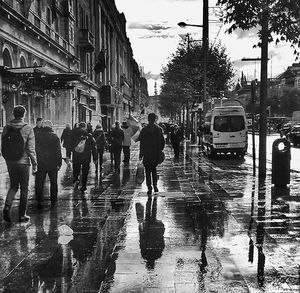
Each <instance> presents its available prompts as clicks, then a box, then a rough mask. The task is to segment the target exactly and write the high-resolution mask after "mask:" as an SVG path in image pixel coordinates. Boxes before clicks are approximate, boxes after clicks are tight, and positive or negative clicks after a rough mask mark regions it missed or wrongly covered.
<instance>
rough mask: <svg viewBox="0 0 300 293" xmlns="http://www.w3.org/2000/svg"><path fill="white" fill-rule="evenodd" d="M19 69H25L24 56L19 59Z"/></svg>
mask: <svg viewBox="0 0 300 293" xmlns="http://www.w3.org/2000/svg"><path fill="white" fill-rule="evenodd" d="M20 67H27V63H26V60H25V58H24V56H21V58H20Z"/></svg>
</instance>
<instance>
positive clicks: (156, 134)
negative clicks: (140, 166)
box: [140, 124, 165, 167]
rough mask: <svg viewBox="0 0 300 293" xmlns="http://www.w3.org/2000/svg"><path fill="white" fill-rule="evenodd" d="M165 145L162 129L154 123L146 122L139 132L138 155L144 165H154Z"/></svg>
mask: <svg viewBox="0 0 300 293" xmlns="http://www.w3.org/2000/svg"><path fill="white" fill-rule="evenodd" d="M164 147H165V139H164V136H163V131H162V129H161V128H160V127H159V126H158V125H156V124H152V125H151V124H148V125H147V126H146V127H144V128H143V129H142V130H141V133H140V156H142V157H143V163H144V166H146V167H147V166H149V167H156V166H157V165H158V162H159V155H160V152H161V151H162V150H163V149H164Z"/></svg>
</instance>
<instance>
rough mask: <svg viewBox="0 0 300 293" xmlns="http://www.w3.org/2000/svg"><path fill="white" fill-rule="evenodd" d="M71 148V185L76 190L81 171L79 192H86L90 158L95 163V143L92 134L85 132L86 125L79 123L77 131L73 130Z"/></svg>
mask: <svg viewBox="0 0 300 293" xmlns="http://www.w3.org/2000/svg"><path fill="white" fill-rule="evenodd" d="M72 146H73V148H72V149H73V160H72V162H73V183H74V189H77V188H78V185H79V175H80V171H81V188H80V191H82V192H85V191H86V185H87V176H88V174H89V170H90V163H91V156H93V161H94V163H95V165H96V164H98V162H97V150H96V142H95V139H94V138H93V136H92V134H90V133H88V132H87V129H86V123H85V122H80V123H79V126H78V128H77V129H74V132H73V137H72Z"/></svg>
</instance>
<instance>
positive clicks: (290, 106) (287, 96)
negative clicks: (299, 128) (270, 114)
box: [280, 87, 300, 117]
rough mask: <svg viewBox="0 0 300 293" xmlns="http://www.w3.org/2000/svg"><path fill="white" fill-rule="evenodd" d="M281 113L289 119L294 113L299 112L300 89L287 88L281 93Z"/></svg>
mask: <svg viewBox="0 0 300 293" xmlns="http://www.w3.org/2000/svg"><path fill="white" fill-rule="evenodd" d="M280 106H281V112H282V113H283V114H284V115H285V116H288V117H291V116H292V114H293V112H294V111H299V110H300V89H299V88H296V87H292V88H288V89H285V90H284V91H283V95H282V96H281V97H280Z"/></svg>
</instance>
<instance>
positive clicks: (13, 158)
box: [1, 105, 37, 222]
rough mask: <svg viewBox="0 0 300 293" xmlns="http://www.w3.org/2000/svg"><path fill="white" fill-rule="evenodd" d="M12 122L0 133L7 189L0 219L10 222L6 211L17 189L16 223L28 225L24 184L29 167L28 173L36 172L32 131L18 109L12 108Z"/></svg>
mask: <svg viewBox="0 0 300 293" xmlns="http://www.w3.org/2000/svg"><path fill="white" fill-rule="evenodd" d="M13 115H14V119H13V120H11V121H10V122H9V123H8V124H7V125H6V126H5V127H4V129H3V133H2V143H1V152H2V155H3V157H4V159H5V161H6V165H7V169H8V174H9V179H10V188H9V190H8V193H7V195H6V200H5V204H4V209H3V219H4V220H5V221H6V222H11V215H10V210H11V206H12V203H13V200H14V198H15V195H16V193H17V191H18V189H19V187H20V189H21V195H20V206H19V221H20V222H28V221H29V220H30V217H28V216H27V215H26V209H27V200H28V181H29V173H30V164H31V165H32V173H33V174H35V173H36V171H37V158H36V152H35V137H34V131H33V128H32V127H31V126H30V125H28V124H26V123H25V122H24V118H25V115H26V109H25V107H23V106H22V105H18V106H15V107H14V110H13Z"/></svg>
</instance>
